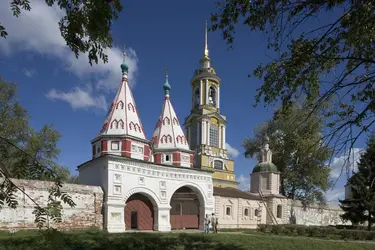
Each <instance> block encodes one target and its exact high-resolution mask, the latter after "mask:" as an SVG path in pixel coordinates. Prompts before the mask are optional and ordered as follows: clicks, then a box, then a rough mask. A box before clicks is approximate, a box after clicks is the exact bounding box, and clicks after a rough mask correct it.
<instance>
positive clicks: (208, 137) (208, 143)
mask: <svg viewBox="0 0 375 250" xmlns="http://www.w3.org/2000/svg"><path fill="white" fill-rule="evenodd" d="M207 133H208V136H207V145H210V123H209V122H207Z"/></svg>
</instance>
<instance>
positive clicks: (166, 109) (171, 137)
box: [151, 92, 190, 150]
mask: <svg viewBox="0 0 375 250" xmlns="http://www.w3.org/2000/svg"><path fill="white" fill-rule="evenodd" d="M151 142H152V144H153V146H154V149H182V150H190V149H189V144H188V141H187V138H186V137H185V134H184V132H183V130H182V127H181V124H180V122H179V121H178V118H177V115H176V112H175V111H174V108H173V106H172V103H171V100H170V98H169V93H168V92H167V93H166V95H165V99H164V104H163V109H162V111H161V114H160V116H159V119H158V122H157V123H156V127H155V130H154V133H153V134H152V139H151Z"/></svg>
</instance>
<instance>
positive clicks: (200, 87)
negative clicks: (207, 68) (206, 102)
mask: <svg viewBox="0 0 375 250" xmlns="http://www.w3.org/2000/svg"><path fill="white" fill-rule="evenodd" d="M202 90H203V81H202V80H200V86H199V98H200V101H199V105H203V95H202V93H203V91H202Z"/></svg>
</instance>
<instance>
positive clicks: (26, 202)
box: [0, 179, 103, 230]
mask: <svg viewBox="0 0 375 250" xmlns="http://www.w3.org/2000/svg"><path fill="white" fill-rule="evenodd" d="M12 181H13V182H14V183H15V184H16V185H17V186H18V187H20V188H23V189H24V190H25V192H26V193H27V194H28V195H29V196H31V197H32V198H33V199H34V200H35V201H36V202H37V203H38V204H39V205H40V206H41V207H43V206H46V205H47V202H48V196H49V191H48V190H49V188H51V186H52V185H53V183H52V182H47V181H35V180H18V179H13V180H12ZM0 182H2V180H0ZM61 190H62V191H63V192H67V193H68V194H69V195H70V196H71V197H72V199H73V201H74V202H75V204H76V206H75V207H73V208H72V207H70V206H69V205H67V204H63V203H62V205H63V211H62V212H63V216H62V222H61V223H58V224H53V223H52V224H50V225H51V226H53V227H56V228H63V229H85V228H90V227H97V228H102V226H103V216H102V205H103V191H102V189H101V188H100V187H98V186H86V185H76V184H64V185H63V187H62V188H61ZM16 198H17V201H18V206H17V208H16V209H12V208H10V207H8V206H6V205H5V206H3V207H1V208H0V230H18V229H35V228H37V227H36V224H35V222H34V220H35V215H34V214H33V211H34V207H35V204H34V203H33V202H32V201H31V200H30V199H29V198H28V197H27V196H26V195H25V194H23V193H22V192H21V191H17V193H16Z"/></svg>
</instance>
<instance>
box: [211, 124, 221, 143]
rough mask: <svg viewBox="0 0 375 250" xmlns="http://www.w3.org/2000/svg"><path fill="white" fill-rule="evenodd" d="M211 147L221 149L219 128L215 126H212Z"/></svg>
mask: <svg viewBox="0 0 375 250" xmlns="http://www.w3.org/2000/svg"><path fill="white" fill-rule="evenodd" d="M210 145H211V146H213V147H217V148H218V147H219V128H218V127H217V126H216V125H214V124H211V126H210Z"/></svg>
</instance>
